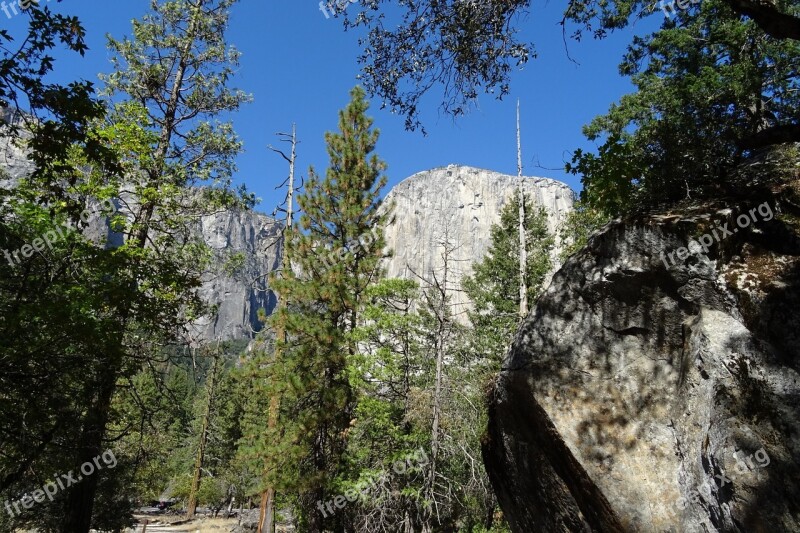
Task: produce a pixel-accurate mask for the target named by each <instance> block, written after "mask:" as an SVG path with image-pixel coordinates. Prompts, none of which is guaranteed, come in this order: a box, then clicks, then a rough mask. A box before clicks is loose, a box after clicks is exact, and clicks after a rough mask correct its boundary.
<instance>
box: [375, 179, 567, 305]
mask: <svg viewBox="0 0 800 533" xmlns="http://www.w3.org/2000/svg"><path fill="white" fill-rule="evenodd" d="M518 184H519V179H518V178H517V177H516V176H508V175H506V174H501V173H499V172H492V171H490V170H483V169H478V168H473V167H468V166H460V165H449V166H447V167H441V168H435V169H432V170H427V171H424V172H419V173H417V174H414V175H413V176H411V177H410V178H407V179H405V180H403V181H402V182H400V183H399V184H397V185H396V186H395V187H394V188H392V190H391V191H389V193H388V194H387V195H386V202H385V203H386V205H387V206H388V205H393V206H394V209H393V211H392V216H391V218H390V220H389V223H388V224H387V227H386V229H385V235H386V242H387V248H389V249H391V250H392V251H393V254H394V255H393V257H392V258H391V259H389V260H388V261H387V264H386V269H387V276H388V277H400V278H408V279H415V278H416V276H415V274H414V273H416V274H418V275H420V276H423V277H426V278H430V277H431V276H432V274H433V273H435V274H436V276H437V277H439V278H441V275H442V270H443V266H444V265H443V258H442V251H443V244H442V243H444V242H445V241H447V242H449V243H450V244H451V245H452V246H453V247H454V248H455V250H454V251H453V253H452V257H451V259H452V260H453V262H452V264H451V265H450V266H449V269H450V274H449V276H448V286H449V287H452V288H454V289H455V288H460V280H461V279H462V278H463V277H464V276H465V275H467V274H469V273H470V271H471V266H472V264H473V263H475V262H476V261H479V260H480V259H481V258H483V256H484V255H485V254H486V250H487V249H488V247H489V244H490V234H489V229H490V228H491V226H492V224H496V223H498V222H499V221H500V211H501V210H502V208H503V206H504V205H505V204H506V203H507V202H508V201H509V200H510V199H511V197H512V196H513V195H514V192H515V191H516V190H517V187H518ZM523 187H524V189H525V191H526V192H527V193H528V194H530V195H531V197H532V198H533V199H534V201H535V202H536V204H537V205H540V206H543V207H544V208H545V210H546V211H547V215H548V226H549V228H550V230H551V232H553V233H555V231H556V229H557V228H558V227H559V225H560V224H561V223H562V222H563V221H564V219H565V218H566V216H567V215H568V214H569V212H570V211H572V204H573V200H574V193H573V191H572V189H570V188H569V187H568V186H567V185H566V184H564V183H561V182H559V181H555V180H552V179H548V178H535V177H523ZM559 251H560V250H559V249H556V250H554V252H553V261H554V270H555V265H556V262H557V261H556V258H557V254H558V252H559ZM465 303H466V295H465V294H463V293H461V292H454V293H453V304H454V312H456V313H458V312H459V311H460V310H462V308H463V306H464V304H465Z"/></svg>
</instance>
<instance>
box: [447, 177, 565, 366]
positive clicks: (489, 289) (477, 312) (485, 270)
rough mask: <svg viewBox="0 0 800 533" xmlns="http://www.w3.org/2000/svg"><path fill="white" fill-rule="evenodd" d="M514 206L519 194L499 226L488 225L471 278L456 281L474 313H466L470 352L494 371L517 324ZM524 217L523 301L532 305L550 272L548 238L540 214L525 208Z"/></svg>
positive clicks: (528, 201) (516, 219) (516, 209)
mask: <svg viewBox="0 0 800 533" xmlns="http://www.w3.org/2000/svg"><path fill="white" fill-rule="evenodd" d="M522 197H523V198H524V202H525V204H527V205H528V206H532V205H533V202H532V201H531V199H530V197H529V196H527V195H523V196H522ZM519 203H520V194H519V192H517V193H515V194H514V196H513V197H512V199H511V201H510V202H509V203H508V204H506V206H505V207H504V208H503V210H502V212H501V213H500V223H499V224H494V225H492V228H491V230H490V232H491V245H490V246H489V251H488V252H487V254H486V256H485V257H484V258H483V259H482V260H481V261H480V262H478V263H476V264H475V265H474V266H473V273H472V275H471V276H469V277H467V278H465V279H464V281H463V282H462V285H463V288H464V290H465V291H466V292H467V295H468V296H469V298H470V300H471V301H472V304H473V305H474V310H473V311H471V312H470V313H469V319H470V323H471V325H472V327H473V330H474V332H475V334H474V342H475V343H476V345H475V347H474V349H475V350H476V351H477V353H480V354H483V355H484V356H485V357H486V358H487V359H488V361H490V364H491V365H492V366H494V367H498V365H499V363H500V360H501V359H502V357H503V355H504V352H505V350H506V348H508V346H509V344H510V343H511V338H512V336H513V334H514V330H515V329H516V327H517V325H518V324H519V320H520V317H519V302H520V295H519V285H520V284H519V254H520V245H519V244H520V243H519V233H518V223H519ZM525 218H526V220H525V228H526V239H527V250H528V260H527V264H526V268H527V279H526V286H527V291H528V301H529V302H535V301H536V297H537V296H538V295H539V292H540V291H541V289H542V284H543V282H544V279H545V276H546V275H547V272H548V271H549V270H550V265H551V263H550V250H551V249H552V247H553V243H554V239H553V237H552V236H551V235H549V233H548V229H547V214H546V212H545V211H544V209H542V208H539V209H536V208H534V209H530V208H528V209H525ZM498 368H499V367H498Z"/></svg>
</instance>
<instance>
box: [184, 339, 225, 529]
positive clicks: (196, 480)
mask: <svg viewBox="0 0 800 533" xmlns="http://www.w3.org/2000/svg"><path fill="white" fill-rule="evenodd" d="M218 361H219V354H215V355H214V365H213V367H212V368H211V377H210V378H209V382H208V398H207V399H206V409H205V413H203V424H202V428H201V429H200V443H199V445H198V447H197V458H196V459H195V463H194V475H193V476H192V487H191V489H190V490H189V503H188V504H187V505H186V518H194V514H195V511H197V491H198V490H200V479H201V477H202V475H203V461H204V460H205V453H206V441H207V440H208V425H209V421H210V418H211V409H212V407H213V402H214V380H215V378H216V374H217V362H218Z"/></svg>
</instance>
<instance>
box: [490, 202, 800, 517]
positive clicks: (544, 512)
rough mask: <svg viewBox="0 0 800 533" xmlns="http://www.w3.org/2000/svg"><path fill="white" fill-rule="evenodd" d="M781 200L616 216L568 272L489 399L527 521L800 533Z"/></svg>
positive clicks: (508, 489) (798, 367)
mask: <svg viewBox="0 0 800 533" xmlns="http://www.w3.org/2000/svg"><path fill="white" fill-rule="evenodd" d="M770 201H771V202H772V203H771V204H770V208H771V210H772V211H773V212H774V213H775V214H776V215H777V213H778V211H779V210H780V209H783V210H784V213H783V215H781V216H780V217H778V216H776V217H775V218H773V219H772V220H769V221H767V220H765V219H766V217H764V216H761V215H760V214H759V213H756V218H758V221H757V222H753V221H752V220H751V221H750V224H749V227H748V228H746V229H745V228H739V226H738V223H737V222H736V220H737V217H738V216H739V215H740V213H742V212H745V213H746V212H747V211H749V210H750V209H751V208H753V207H756V205H755V204H753V205H747V206H744V205H738V206H733V205H730V206H718V208H717V209H704V210H703V211H702V212H684V213H683V214H681V215H678V216H670V217H666V216H662V217H659V216H650V217H647V218H643V219H639V220H635V221H629V222H627V223H622V222H614V223H612V224H610V225H609V226H607V227H606V228H605V229H604V230H603V231H601V232H600V233H599V234H597V235H595V236H594V237H593V238H592V239H591V240H590V243H589V245H588V246H587V247H586V248H585V249H583V250H582V251H580V252H578V253H577V254H575V255H574V256H572V257H571V258H570V259H569V260H568V261H567V262H566V264H565V265H564V266H563V267H562V268H561V270H560V271H559V272H557V273H556V274H555V276H554V278H553V281H552V283H551V285H550V287H549V288H548V290H547V291H546V292H545V294H544V295H543V296H542V297H541V299H540V300H539V301H538V303H537V305H536V307H535V309H534V310H533V311H532V313H531V314H530V316H529V317H528V319H527V320H526V321H525V322H524V323H523V325H522V326H521V328H520V330H519V332H518V334H517V337H516V339H515V341H514V343H513V346H512V348H511V350H510V351H509V354H508V356H507V358H506V360H505V362H504V367H503V370H502V371H501V373H500V375H499V376H498V378H497V382H496V383H495V386H494V388H493V391H492V392H491V393H490V398H489V410H490V419H489V428H488V433H487V436H486V439H485V442H484V450H483V453H484V461H485V464H486V466H487V470H488V472H489V476H490V478H491V480H492V484H493V486H494V488H495V491H496V494H497V497H498V499H499V501H500V505H501V507H502V509H503V511H504V513H505V514H506V516H507V518H508V519H509V521H510V523H511V525H512V529H513V530H514V531H516V532H526V533H527V532H531V531H537V532H539V531H544V532H549V531H570V532H572V531H598V532H601V531H602V532H608V531H647V532H649V531H659V532H661V531H674V532H694V531H698V532H700V531H702V532H708V531H742V532H744V531H747V532H752V531H765V532H766V531H770V532H782V531H787V532H788V531H800V374H799V373H798V372H799V371H800V342H799V340H800V314H798V313H797V306H798V302H799V301H800V242H798V238H797V231H796V230H794V229H792V228H791V227H789V226H788V225H787V224H788V223H787V222H785V221H786V220H792V219H793V220H797V218H796V217H797V213H788V211H789V210H790V209H791V205H790V203H789V202H786V201H783V202H782V201H779V200H774V201H773V200H770ZM723 207H728V209H725V208H723ZM763 211H766V209H763ZM745 217H747V214H745ZM793 217H794V218H793ZM725 223H727V229H728V230H729V231H732V230H733V229H737V231H736V232H732V234H730V235H725V236H724V237H723V238H720V240H719V242H717V241H716V239H715V242H714V244H713V245H711V246H710V247H709V248H708V250H707V251H704V250H703V249H701V248H700V247H699V246H694V247H693V252H692V253H691V254H690V255H688V257H686V256H684V258H683V260H681V259H680V258H679V257H678V256H677V254H675V252H676V251H677V250H678V249H679V248H681V247H686V246H687V244H688V242H689V240H690V239H697V238H699V236H701V235H703V234H706V233H708V234H711V231H712V229H715V228H717V227H718V226H721V225H722V224H725ZM716 231H717V235H720V234H722V233H723V232H722V231H721V230H719V229H717V230H716ZM662 252H663V253H665V256H664V259H663V260H662V258H661V254H662ZM671 252H672V253H673V257H674V258H675V262H674V264H673V263H672V261H670V259H669V258H668V254H669V253H671Z"/></svg>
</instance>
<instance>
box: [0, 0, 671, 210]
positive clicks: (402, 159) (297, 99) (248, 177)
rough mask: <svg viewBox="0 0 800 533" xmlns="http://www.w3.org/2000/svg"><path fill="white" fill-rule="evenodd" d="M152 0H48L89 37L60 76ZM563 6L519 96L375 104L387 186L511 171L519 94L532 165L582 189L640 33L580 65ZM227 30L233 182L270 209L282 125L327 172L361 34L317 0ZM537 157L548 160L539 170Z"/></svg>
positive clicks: (540, 31)
mask: <svg viewBox="0 0 800 533" xmlns="http://www.w3.org/2000/svg"><path fill="white" fill-rule="evenodd" d="M149 4H150V2H149V0H114V1H109V2H105V1H98V0H64V1H63V2H62V3H60V4H56V3H55V1H51V2H50V3H49V5H50V6H52V7H53V9H55V10H58V11H61V12H66V13H70V14H74V15H77V16H78V17H79V18H80V19H81V21H82V22H83V24H84V26H85V28H86V30H87V33H88V44H89V46H90V50H89V52H88V53H87V55H86V57H84V58H80V57H79V56H77V55H73V56H69V57H68V58H65V59H61V58H59V62H57V63H56V70H57V72H58V73H59V74H58V76H59V78H61V77H62V76H64V77H65V78H64V79H75V78H76V77H81V78H85V79H92V80H95V79H96V75H97V73H98V72H107V71H109V69H110V64H109V62H108V52H107V51H106V49H105V42H106V38H105V35H106V33H110V34H112V35H113V36H115V37H121V36H123V35H127V34H130V28H131V24H130V21H131V19H133V18H138V17H140V16H141V15H142V14H143V13H145V12H146V11H147V9H148V7H149ZM563 7H564V5H563V4H562V3H560V2H551V3H549V4H544V3H543V2H535V5H534V8H533V11H532V13H531V15H530V16H529V17H528V18H527V20H525V21H522V22H521V26H522V27H523V28H524V29H525V33H524V38H525V39H526V40H529V41H533V42H534V43H535V46H536V50H537V52H538V58H536V59H533V60H531V61H530V62H529V63H528V65H527V66H525V68H524V70H521V71H519V72H516V73H515V74H514V76H513V78H512V85H511V95H510V96H509V97H507V98H505V99H504V100H503V101H501V102H500V101H497V100H495V99H494V98H493V97H492V96H490V95H483V96H481V97H480V99H479V102H478V107H477V108H476V109H475V110H473V111H472V112H471V113H470V114H469V115H467V116H465V117H460V118H459V119H458V120H457V121H453V119H452V118H450V117H448V116H443V115H440V113H439V109H438V104H439V100H438V99H437V97H438V96H439V95H440V93H439V92H434V93H433V94H431V96H430V97H429V98H428V99H427V100H426V102H427V106H426V107H425V109H424V112H423V114H422V118H423V121H424V123H425V126H426V128H427V131H428V136H427V137H425V136H423V135H422V134H420V133H418V132H407V131H405V130H404V129H403V118H402V117H400V116H397V115H392V114H391V113H389V112H388V111H386V110H380V109H379V107H380V102H373V105H372V108H371V110H370V111H371V115H372V116H373V117H374V118H375V125H376V126H377V127H378V128H380V130H381V139H380V141H379V143H378V148H377V152H378V154H379V155H380V157H381V158H382V159H383V160H385V161H386V162H387V163H388V166H389V168H388V171H387V175H388V176H389V187H391V185H393V184H396V183H398V182H400V181H401V180H403V179H405V178H406V177H408V176H410V175H412V174H414V173H415V172H418V171H421V170H426V169H429V168H433V167H438V166H444V165H447V164H450V163H457V164H465V165H472V166H476V167H482V168H488V169H491V170H496V171H500V172H505V173H509V174H515V173H516V141H515V103H516V99H517V97H519V98H520V99H521V108H522V113H521V115H522V119H521V122H522V147H523V164H524V167H525V174H526V175H536V176H545V177H552V178H555V179H560V180H562V181H565V182H566V183H568V184H569V185H570V186H572V187H573V189H576V190H578V189H579V188H580V183H579V180H578V179H577V178H576V177H574V176H570V175H566V174H565V173H564V172H563V164H564V162H565V161H566V160H568V159H569V154H571V152H572V150H574V149H575V148H579V147H584V148H587V147H591V144H589V143H587V141H586V140H585V139H584V138H583V136H582V134H581V127H582V126H583V125H584V124H585V123H587V122H588V121H590V120H591V119H592V117H594V116H596V115H598V114H601V113H604V112H605V111H606V110H607V109H608V107H609V105H610V104H611V103H612V102H615V101H616V100H617V99H618V98H619V97H620V96H621V95H622V94H624V93H626V92H630V91H631V89H632V87H631V85H630V83H629V81H628V80H627V79H624V78H621V77H620V76H619V74H618V72H617V65H618V63H619V61H620V58H621V57H622V54H623V53H624V50H625V46H626V45H627V44H628V42H629V41H630V37H631V35H632V34H631V32H623V33H620V34H617V35H614V36H612V37H611V38H608V39H606V40H604V41H593V40H591V39H587V40H584V41H583V42H580V43H577V42H574V41H569V42H568V43H569V51H570V55H571V56H572V57H573V58H575V59H576V60H577V61H578V62H579V65H576V64H574V63H572V62H570V61H569V59H568V57H567V54H566V52H565V49H564V44H563V42H562V36H561V28H560V26H559V25H558V24H557V23H558V21H560V20H561V14H560V13H561V10H562V9H563ZM349 9H357V6H350V7H349ZM659 16H660V14H658V13H656V14H655V15H653V16H652V17H650V19H649V20H648V21H647V22H648V25H649V26H653V22H659V21H658V20H657V19H658V17H659ZM23 22H24V20H23V19H22V17H14V18H13V19H11V20H7V18H6V16H5V15H4V14H3V13H2V12H0V25H3V27H11V28H14V27H17V28H19V27H20V26H21V24H22V23H23ZM638 30H639V31H644V27H641V26H640V27H639V28H638ZM228 39H229V41H230V42H231V43H232V44H234V45H235V46H236V47H237V48H238V49H239V50H240V51H241V52H242V53H243V57H242V62H241V69H240V71H239V74H238V78H237V79H236V80H235V84H236V86H238V87H239V88H241V89H243V90H245V91H247V92H249V93H251V94H252V95H253V97H254V102H253V103H251V104H249V105H247V106H245V107H244V108H243V109H242V110H241V112H239V113H238V114H237V115H235V116H234V117H233V120H234V125H235V128H236V131H237V133H238V134H239V135H240V137H241V138H242V139H243V141H244V145H245V152H244V153H243V154H242V155H241V156H240V157H239V160H238V167H239V172H238V174H237V176H236V179H237V181H238V182H244V183H246V184H247V186H248V188H249V189H250V190H252V191H254V192H255V193H256V195H257V196H259V197H261V198H262V204H261V206H260V207H259V210H261V211H265V212H271V211H272V209H273V208H274V206H275V205H276V203H278V202H279V201H280V199H279V197H278V196H279V195H278V193H276V192H275V191H274V187H275V186H276V185H277V184H278V183H280V182H281V181H282V180H283V179H284V177H285V176H286V171H287V169H286V164H285V162H284V161H283V160H282V159H281V158H280V157H279V156H277V155H276V154H273V153H271V152H269V151H268V150H267V149H266V145H267V144H270V143H272V144H277V139H276V137H275V136H274V133H275V132H277V131H288V130H289V129H290V128H291V124H292V122H296V123H297V131H298V137H299V139H300V141H301V144H300V145H299V147H298V164H299V171H300V172H301V173H302V174H303V175H305V174H307V170H308V166H309V165H312V164H313V165H314V166H315V167H316V168H317V169H318V170H324V168H325V167H326V166H327V154H326V153H325V145H324V139H323V134H324V132H325V131H327V130H332V129H335V128H336V125H337V112H338V110H339V109H340V108H342V107H343V106H344V105H346V103H347V101H348V92H349V90H350V89H351V88H352V87H353V86H354V85H355V84H356V83H357V79H356V76H357V74H358V65H357V63H356V57H357V55H358V50H359V49H358V42H357V39H358V34H357V33H355V32H352V31H350V32H345V31H343V29H342V24H341V21H340V20H338V19H334V18H331V19H326V18H325V16H324V15H323V14H322V13H321V11H320V10H319V5H318V2H316V1H314V0H241V2H240V3H239V4H237V5H236V6H235V8H234V10H233V14H232V18H231V28H230V31H229V34H228ZM537 164H539V165H541V166H543V167H548V168H547V169H544V168H537V166H536V165H537ZM551 169H552V170H551ZM387 190H388V187H387Z"/></svg>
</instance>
